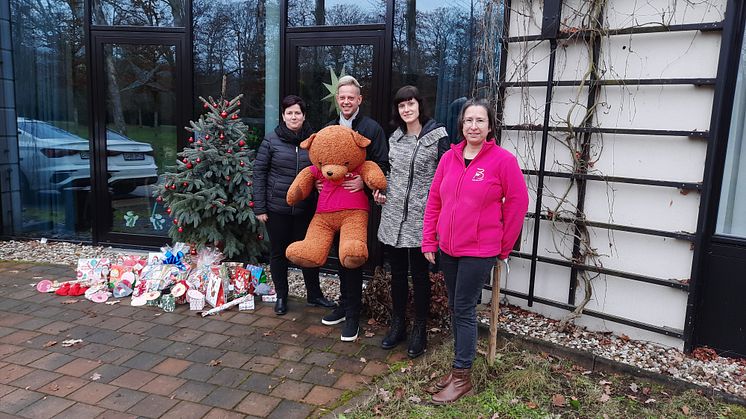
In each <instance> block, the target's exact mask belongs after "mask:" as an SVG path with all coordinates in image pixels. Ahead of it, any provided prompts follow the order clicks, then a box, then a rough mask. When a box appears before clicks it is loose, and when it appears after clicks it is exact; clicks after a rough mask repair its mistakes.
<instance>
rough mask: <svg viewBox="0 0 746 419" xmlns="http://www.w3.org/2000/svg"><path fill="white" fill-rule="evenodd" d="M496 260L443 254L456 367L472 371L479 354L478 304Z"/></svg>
mask: <svg viewBox="0 0 746 419" xmlns="http://www.w3.org/2000/svg"><path fill="white" fill-rule="evenodd" d="M496 260H497V259H496V257H488V258H479V257H468V256H463V257H452V256H449V255H447V254H445V253H443V252H440V267H441V269H443V276H444V277H445V281H446V289H447V290H448V308H449V309H450V310H451V318H452V323H453V346H454V353H455V356H454V359H453V368H471V364H472V362H473V361H474V357H475V356H476V355H477V301H478V300H479V297H480V296H481V294H482V287H484V284H485V283H486V282H487V280H489V277H490V272H491V271H492V268H493V267H494V266H495V261H496Z"/></svg>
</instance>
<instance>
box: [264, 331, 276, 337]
mask: <svg viewBox="0 0 746 419" xmlns="http://www.w3.org/2000/svg"><path fill="white" fill-rule="evenodd" d="M274 334H275V332H274V331H272V330H267V331H266V332H264V333H262V335H264V336H272V335H274Z"/></svg>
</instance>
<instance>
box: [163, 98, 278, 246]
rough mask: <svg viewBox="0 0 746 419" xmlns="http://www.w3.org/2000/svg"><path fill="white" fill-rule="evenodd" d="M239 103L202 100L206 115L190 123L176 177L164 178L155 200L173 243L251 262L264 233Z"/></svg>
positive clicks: (251, 157)
mask: <svg viewBox="0 0 746 419" xmlns="http://www.w3.org/2000/svg"><path fill="white" fill-rule="evenodd" d="M240 99H241V95H239V96H237V97H236V98H234V99H232V100H230V101H229V100H224V99H223V98H220V99H218V100H213V98H212V97H209V98H208V99H207V100H206V99H204V98H202V97H200V100H201V101H202V102H203V103H204V109H205V111H206V112H205V114H203V115H202V116H200V118H199V120H198V121H196V122H194V121H190V125H191V127H188V128H187V130H188V131H190V132H191V133H192V134H193V135H192V136H191V137H189V144H188V145H187V146H186V147H185V148H184V150H182V151H181V152H180V153H179V154H178V156H179V159H178V160H177V162H176V163H177V166H176V171H175V172H172V173H165V174H164V179H165V181H164V182H163V183H161V184H160V185H159V186H158V187H157V188H156V190H155V192H154V195H155V197H156V200H157V201H158V202H161V203H162V204H163V205H164V206H165V207H166V212H167V213H168V214H170V215H171V217H172V218H173V224H174V225H172V226H171V228H170V230H169V235H170V236H171V238H172V239H173V240H174V241H180V242H186V243H191V244H194V245H196V247H197V248H201V247H204V246H217V247H219V248H221V249H222V250H223V253H224V254H225V255H226V256H227V257H229V258H231V257H235V256H239V255H240V256H242V257H244V256H245V257H246V258H247V259H248V260H249V261H255V260H256V258H257V256H259V254H260V253H261V251H262V249H263V248H264V245H265V243H264V230H263V226H262V224H261V223H260V222H259V221H258V220H257V219H256V217H255V215H254V211H253V209H252V208H253V207H254V202H253V201H252V195H253V191H252V183H251V182H252V173H253V170H252V168H253V160H254V154H255V151H254V150H251V149H249V148H248V147H247V138H246V135H247V133H248V127H247V126H246V125H245V124H244V123H243V122H242V121H241V119H240V118H239V116H238V111H239V107H240V105H241V103H240Z"/></svg>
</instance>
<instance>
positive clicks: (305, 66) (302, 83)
mask: <svg viewBox="0 0 746 419" xmlns="http://www.w3.org/2000/svg"><path fill="white" fill-rule="evenodd" d="M373 53H374V52H373V45H366V44H363V45H323V46H304V47H298V63H297V65H298V94H299V95H300V96H301V97H302V98H303V99H305V101H306V104H307V108H308V113H307V116H306V120H307V121H308V122H309V123H310V124H311V127H312V128H314V129H320V128H321V127H323V126H324V125H326V123H327V122H329V121H330V120H332V119H334V118H336V117H337V116H338V114H337V111H336V108H335V107H334V102H327V101H323V100H322V99H323V98H324V97H325V96H326V95H328V94H329V91H328V90H327V88H326V87H325V86H324V83H327V84H328V83H330V82H331V73H330V69H332V70H333V71H334V73H335V74H337V75H339V74H340V73H341V72H342V69H344V71H345V74H350V75H353V76H355V78H356V79H357V80H358V81H359V82H360V85H361V87H362V95H363V97H364V98H365V97H366V96H367V97H370V96H371V85H372V82H373V64H374V63H373ZM370 103H371V102H370V100H363V103H362V105H360V113H361V114H363V115H370V114H371V110H370Z"/></svg>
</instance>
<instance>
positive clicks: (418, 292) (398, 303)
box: [386, 246, 430, 321]
mask: <svg viewBox="0 0 746 419" xmlns="http://www.w3.org/2000/svg"><path fill="white" fill-rule="evenodd" d="M386 250H387V251H388V254H389V263H390V264H391V303H392V306H393V307H392V310H393V314H394V316H396V317H399V318H404V317H405V316H406V311H407V301H408V297H409V280H408V274H409V273H410V272H411V273H412V289H413V291H414V313H415V319H416V320H420V321H425V320H427V313H428V311H430V275H429V272H428V269H427V268H428V263H429V262H428V261H427V259H425V256H424V255H423V254H422V250H420V248H419V247H392V246H386Z"/></svg>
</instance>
